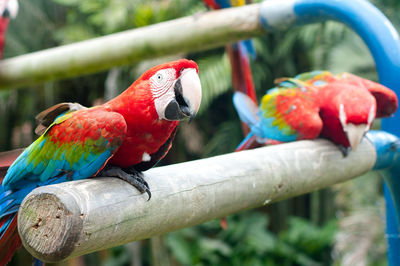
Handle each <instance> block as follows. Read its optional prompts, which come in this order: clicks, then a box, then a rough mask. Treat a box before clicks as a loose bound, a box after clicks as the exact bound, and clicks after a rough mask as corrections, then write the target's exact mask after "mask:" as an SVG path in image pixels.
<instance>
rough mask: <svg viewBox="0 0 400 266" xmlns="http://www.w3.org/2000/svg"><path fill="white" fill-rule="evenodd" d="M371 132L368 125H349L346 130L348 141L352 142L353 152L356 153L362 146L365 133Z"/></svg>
mask: <svg viewBox="0 0 400 266" xmlns="http://www.w3.org/2000/svg"><path fill="white" fill-rule="evenodd" d="M368 130H369V125H368V124H359V125H355V124H352V123H348V124H347V125H346V127H345V128H344V131H345V132H346V135H347V139H348V140H349V142H350V147H351V149H352V150H353V151H355V150H356V149H357V147H358V145H359V144H360V142H361V140H362V138H363V137H364V135H365V133H366V132H367V131H368Z"/></svg>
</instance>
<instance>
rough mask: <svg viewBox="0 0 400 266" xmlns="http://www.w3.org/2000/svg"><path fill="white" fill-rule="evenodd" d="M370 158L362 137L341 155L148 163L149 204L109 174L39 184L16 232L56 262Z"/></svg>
mask: <svg viewBox="0 0 400 266" xmlns="http://www.w3.org/2000/svg"><path fill="white" fill-rule="evenodd" d="M375 159H376V152H375V149H374V147H373V145H372V144H371V143H369V142H368V141H367V140H364V141H363V142H362V144H361V145H360V147H359V148H358V149H357V151H356V152H351V153H350V155H349V156H348V157H346V158H344V157H343V155H342V153H341V152H340V151H339V149H338V148H337V147H336V146H335V145H333V144H332V143H330V142H329V141H326V140H316V141H299V142H294V143H289V144H282V145H277V146H270V147H264V148H259V149H254V150H249V151H243V152H237V153H231V154H226V155H222V156H217V157H212V158H207V159H202V160H197V161H191V162H186V163H180V164H175V165H170V166H165V167H158V168H153V169H151V170H149V171H147V172H145V179H146V180H147V182H148V183H149V185H150V188H151V191H152V195H153V196H152V198H151V200H150V201H147V195H144V194H139V192H138V191H137V190H136V189H135V188H134V187H132V186H130V185H129V184H127V183H125V182H123V181H121V180H118V179H113V178H98V179H96V178H95V179H90V180H82V181H76V182H68V183H63V184H58V185H52V186H48V187H41V188H37V189H35V190H34V191H33V192H32V193H31V194H29V195H28V196H27V197H26V199H25V200H24V202H23V203H22V206H21V208H20V212H19V219H18V224H19V232H20V235H21V237H22V240H23V243H24V246H25V247H26V248H27V249H28V251H30V252H31V253H32V254H34V255H36V256H37V257H38V258H40V259H42V260H44V261H52V262H54V261H59V260H63V259H67V258H71V257H75V256H78V255H82V254H86V253H90V252H93V251H96V250H101V249H106V248H109V247H113V246H117V245H120V244H124V243H128V242H131V241H134V240H138V239H145V238H149V237H152V236H155V235H160V234H164V233H167V232H171V231H175V230H178V229H180V228H184V227H189V226H193V225H196V224H200V223H203V222H206V221H209V220H211V219H215V218H218V217H223V216H226V215H228V214H232V213H236V212H240V211H242V210H246V209H251V208H255V207H258V206H261V205H265V204H268V203H271V202H274V201H278V200H283V199H286V198H290V197H294V196H296V195H300V194H303V193H307V192H310V191H314V190H317V189H320V188H324V187H328V186H330V185H332V184H335V183H339V182H343V181H345V180H348V179H350V178H354V177H356V176H359V175H361V174H363V173H365V172H367V171H369V170H370V169H371V168H372V167H373V165H374V163H375ZM43 199H45V200H43ZM57 214H61V215H59V217H58V218H57ZM39 220H40V221H42V223H37V221H39Z"/></svg>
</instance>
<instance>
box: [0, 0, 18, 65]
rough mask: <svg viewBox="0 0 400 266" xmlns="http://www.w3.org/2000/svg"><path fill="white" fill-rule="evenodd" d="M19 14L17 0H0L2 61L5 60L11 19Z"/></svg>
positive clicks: (0, 47)
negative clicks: (6, 40)
mask: <svg viewBox="0 0 400 266" xmlns="http://www.w3.org/2000/svg"><path fill="white" fill-rule="evenodd" d="M17 13H18V1H17V0H0V59H1V58H3V49H4V42H5V39H6V32H7V28H8V23H9V21H10V18H15V17H16V16H17Z"/></svg>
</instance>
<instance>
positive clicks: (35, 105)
mask: <svg viewBox="0 0 400 266" xmlns="http://www.w3.org/2000/svg"><path fill="white" fill-rule="evenodd" d="M257 1H259V0H257ZM372 2H373V3H374V4H376V5H377V6H378V7H379V8H380V9H381V10H382V11H383V12H384V13H385V14H386V15H387V16H389V18H390V20H391V21H392V22H393V23H394V24H395V27H396V28H397V29H398V30H399V28H400V27H399V25H400V16H398V14H399V11H400V2H399V1H396V0H374V1H372ZM19 3H20V12H19V15H18V17H17V19H16V20H14V21H12V22H11V24H10V29H9V32H8V34H7V42H6V50H5V57H12V56H16V55H21V54H25V53H29V52H32V51H38V50H42V49H45V48H49V47H54V46H57V45H60V44H66V43H72V42H76V41H81V40H86V39H90V38H93V37H97V36H102V35H105V34H110V33H115V32H120V31H123V30H128V29H132V28H137V27H143V26H146V25H150V24H153V23H158V22H162V21H165V20H170V19H174V18H179V17H182V16H186V15H191V14H194V13H196V12H202V11H205V10H206V8H205V7H204V5H203V3H202V1H200V0H146V1H143V0H131V1H123V0H101V1H99V0H85V1H78V0H53V1H48V0H30V1H19ZM32 33H34V34H32ZM254 44H255V48H256V52H257V58H256V59H255V60H251V65H252V72H253V78H254V82H255V86H256V90H257V95H258V97H261V96H262V95H263V94H264V93H265V92H266V91H267V90H268V89H269V88H271V87H273V85H274V79H275V78H278V77H282V76H293V75H296V74H298V73H301V72H305V71H310V70H314V69H327V70H330V71H333V72H342V71H349V72H352V73H355V74H359V75H362V76H364V77H367V78H370V79H374V80H376V79H377V77H376V71H375V67H374V63H373V60H372V57H371V55H370V54H369V52H368V50H367V48H366V47H365V45H364V44H363V42H362V41H361V39H360V38H359V37H357V36H356V35H355V34H354V32H352V31H351V30H349V29H348V28H346V27H345V26H343V25H342V24H340V23H336V22H325V23H320V24H313V25H308V26H303V27H297V28H293V29H290V30H289V31H287V32H277V33H273V34H269V35H266V36H263V37H260V38H256V39H254ZM183 56H185V57H188V58H191V59H194V60H195V61H197V62H198V65H199V68H200V78H201V82H202V86H203V102H202V107H201V110H200V112H199V115H198V117H197V118H196V119H195V120H194V121H193V122H192V123H193V124H194V125H195V126H196V127H195V128H196V129H197V130H198V131H200V132H199V134H200V135H201V136H203V137H204V139H205V141H204V145H202V150H201V152H200V153H199V154H197V155H195V156H194V155H193V154H190V152H188V151H187V149H185V142H184V141H183V139H184V138H183V137H182V134H181V132H179V133H178V137H177V139H176V141H175V144H174V145H175V150H172V151H171V152H170V153H169V155H168V156H167V158H166V159H164V161H163V162H164V163H165V162H169V163H173V162H177V161H185V160H189V159H193V158H194V157H195V158H197V157H206V156H211V155H217V154H222V153H227V152H232V151H233V150H234V149H235V147H236V145H237V144H238V143H239V142H240V141H241V139H242V138H243V136H242V133H241V125H240V122H239V120H238V117H237V115H236V113H235V110H234V109H233V106H232V104H231V102H232V88H231V73H230V66H229V60H228V57H227V55H226V54H225V51H224V49H223V47H222V48H219V49H214V50H210V51H204V52H201V53H193V54H189V55H183ZM138 69H139V67H138V66H137V65H134V66H125V67H121V68H119V72H120V73H119V75H118V80H117V85H118V86H117V87H118V90H119V91H122V90H123V89H124V88H126V87H127V86H128V85H129V84H130V83H131V82H132V81H133V80H135V79H136V77H137V75H138V74H140V73H138V72H140V71H138ZM106 77H107V73H99V74H96V75H91V76H86V77H81V78H76V79H73V80H67V81H59V82H56V83H48V84H45V85H41V86H36V87H29V88H24V89H21V90H18V91H11V92H1V93H0V125H1V126H2V128H5V129H6V130H3V131H2V132H1V135H0V149H3V150H4V149H11V148H13V147H16V146H22V145H26V144H24V143H23V142H21V141H20V142H18V141H17V142H16V145H15V146H12V145H11V141H10V140H11V138H12V137H14V138H15V135H16V134H13V131H15V130H16V129H18V127H20V126H21V125H22V124H23V123H24V122H26V121H31V125H33V117H34V115H35V114H36V113H38V112H39V111H40V110H42V109H44V108H45V107H48V106H50V105H52V104H55V103H57V102H62V101H76V102H80V103H81V104H84V105H92V104H93V101H94V100H96V99H98V98H102V97H103V95H104V91H105V86H104V83H105V80H106ZM32 136H33V135H32V134H31V135H30V137H31V138H32ZM177 146H178V147H177ZM196 156H197V157H196ZM362 185H365V186H368V187H369V188H372V189H375V188H376V187H377V184H375V183H374V184H372V185H371V184H369V183H368V184H367V183H364V182H363V183H362ZM353 186H354V187H356V188H357V189H354V191H352V193H350V194H351V195H354V198H360V197H361V198H362V200H361V199H359V201H362V202H363V203H365V205H368V206H370V208H373V206H374V204H375V203H376V201H377V200H376V198H378V197H379V195H376V197H374V198H373V197H371V196H370V195H371V191H370V190H365V191H368V192H365V193H363V192H360V183H355V184H353ZM363 191H364V190H363ZM319 194H323V193H317V194H315V195H316V196H317V197H318V195H319ZM376 194H378V193H376ZM315 195H314V196H315ZM310 197H312V196H304V198H303V201H304V202H305V203H304V204H303V205H302V206H304V207H303V208H298V209H296V208H295V207H292V208H289V206H294V205H295V204H293V200H292V201H288V202H285V203H284V204H283V205H284V207H285V213H289V216H293V215H294V213H296V214H298V215H301V216H303V217H308V218H309V217H310V216H312V215H310V212H312V210H310V204H309V202H310ZM354 198H353V200H350V199H348V198H347V197H346V199H345V200H343V202H342V203H341V204H340V205H341V206H339V207H336V208H337V209H339V211H337V213H345V214H346V215H349V213H348V212H347V209H346V208H345V207H343V206H348V205H351V204H352V203H353V202H354ZM319 200H320V199H319V198H314V200H312V201H314V202H315V201H319ZM296 201H297V202H298V201H299V199H298V198H296ZM321 202H322V201H321ZM324 204H325V203H324ZM321 205H323V204H322V203H321ZM275 206H276V205H275ZM363 206H364V205H363ZM371 206H372V207H371ZM324 207H326V206H321V209H323V208H324ZM326 208H328V207H326ZM329 208H333V207H332V206H330V207H329ZM271 209H272V210H273V211H271ZM271 209H269V212H268V214H266V213H264V212H254V211H253V212H244V213H241V214H237V215H233V216H231V217H228V229H227V230H222V229H221V228H220V225H219V221H212V222H209V223H205V224H203V225H199V226H196V227H193V228H187V229H184V230H181V231H178V232H175V233H171V234H168V235H167V236H166V237H165V243H166V245H167V246H168V248H169V249H170V252H171V257H172V259H171V258H168V260H171V261H172V262H175V261H177V262H178V263H177V264H181V265H329V264H331V263H332V255H331V253H332V245H333V239H334V235H335V234H336V233H338V230H339V229H338V228H337V226H336V221H334V220H331V219H332V217H330V216H329V217H324V219H322V220H324V221H325V220H331V221H330V222H327V223H325V224H324V225H323V226H322V227H318V226H315V225H314V224H313V223H312V222H310V221H309V220H307V219H303V218H298V217H288V216H287V214H285V215H282V212H279V211H277V209H278V208H276V209H273V208H272V207H271ZM313 215H316V216H318V215H317V214H313ZM327 216H328V215H327ZM375 216H376V215H375ZM276 223H280V224H282V225H281V226H279V227H280V228H285V227H287V228H286V230H282V231H278V230H275V231H274V232H273V230H269V229H271V228H272V227H274V226H273V225H274V224H276ZM340 230H342V229H340ZM348 230H350V231H351V232H353V233H354V231H355V230H353V228H350V229H348ZM378 231H379V230H378ZM345 232H349V231H345ZM339 233H340V232H339ZM378 234H379V236H382V233H381V232H380V231H379V232H378V233H377V234H376V235H378ZM372 239H373V244H374V243H375V242H376V240H375V238H372ZM357 241H359V240H358V238H356V239H355V241H354V243H357ZM382 241H383V240H382V239H381V242H382ZM144 242H146V241H144ZM355 245H356V244H355ZM355 245H353V246H355ZM149 246H150V245H148V244H147V245H146V244H144V247H143V251H142V253H143V254H145V255H144V256H143V258H142V261H143V263H144V264H145V265H148V264H149V258H148V257H150V255H149V254H150V253H151V252H149V249H150V247H149ZM382 246H383V245H382V244H379V252H369V254H368V256H369V260H368V262H371V263H374V262H377V263H379V262H382V261H384V260H385V256H384V247H383V248H382ZM374 247H375V246H372V249H374ZM340 252H341V253H342V254H343V256H346V254H347V253H346V252H347V250H346V248H343V249H341V250H340ZM109 254H110V255H109V256H108V257H107V259H106V260H103V261H102V260H101V259H100V258H99V256H98V255H90V256H88V257H86V258H85V261H86V264H87V265H99V264H102V265H127V264H128V263H129V259H130V256H131V254H130V253H129V251H128V249H127V248H126V247H118V248H115V249H112V251H109ZM371 254H372V255H373V256H372V255H371ZM335 260H337V261H339V259H337V258H335ZM17 261H18V260H17Z"/></svg>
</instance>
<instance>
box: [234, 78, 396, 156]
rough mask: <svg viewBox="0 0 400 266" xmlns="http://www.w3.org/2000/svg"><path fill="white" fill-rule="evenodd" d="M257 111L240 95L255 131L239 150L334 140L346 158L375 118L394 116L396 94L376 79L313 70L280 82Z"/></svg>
mask: <svg viewBox="0 0 400 266" xmlns="http://www.w3.org/2000/svg"><path fill="white" fill-rule="evenodd" d="M277 81H278V82H279V84H278V86H277V87H275V88H273V89H271V90H269V91H268V93H267V94H266V95H264V97H263V98H262V100H261V105H260V107H258V106H256V105H255V104H254V103H253V102H252V101H251V100H250V99H249V98H248V97H247V96H246V95H244V94H243V93H235V95H234V99H233V100H234V105H235V108H236V110H237V111H238V114H239V117H240V119H241V120H242V121H244V122H245V123H246V124H247V125H249V127H250V128H251V132H250V133H249V134H248V135H247V137H246V138H245V139H244V140H243V141H242V143H241V144H240V145H239V147H238V150H243V149H246V148H247V146H248V145H249V143H251V142H252V141H254V140H257V141H258V142H260V143H265V142H267V143H268V142H271V140H272V142H273V141H275V142H276V141H279V142H288V141H294V140H302V139H314V138H317V137H319V136H321V137H325V138H328V139H330V140H332V141H333V142H335V143H336V144H338V145H339V147H340V148H341V149H342V151H343V153H344V155H347V154H348V152H349V151H350V150H351V149H352V150H355V149H356V148H357V146H358V144H359V143H360V141H361V139H362V137H363V136H364V134H365V133H366V132H367V131H368V130H369V129H370V127H371V124H372V122H373V121H374V119H375V118H380V117H387V116H390V115H392V114H393V113H394V112H395V111H396V110H397V107H398V99H397V96H396V94H395V93H394V92H393V91H392V90H390V89H389V88H387V87H385V86H383V85H381V84H378V83H375V82H372V81H370V80H367V79H364V78H361V77H358V76H355V75H352V74H349V73H342V74H339V75H336V76H335V75H333V74H331V73H330V72H328V71H313V72H309V73H303V74H300V75H298V76H296V77H294V78H283V79H279V80H277Z"/></svg>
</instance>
